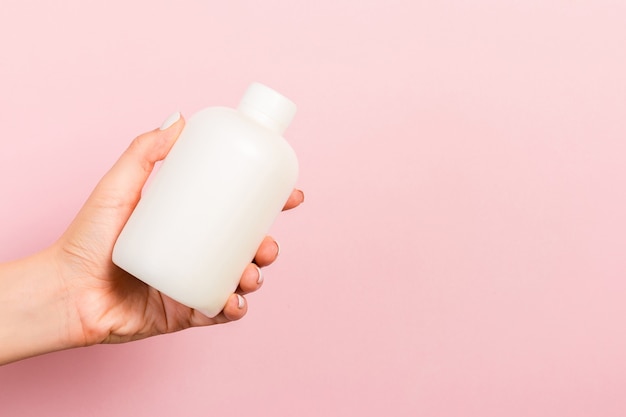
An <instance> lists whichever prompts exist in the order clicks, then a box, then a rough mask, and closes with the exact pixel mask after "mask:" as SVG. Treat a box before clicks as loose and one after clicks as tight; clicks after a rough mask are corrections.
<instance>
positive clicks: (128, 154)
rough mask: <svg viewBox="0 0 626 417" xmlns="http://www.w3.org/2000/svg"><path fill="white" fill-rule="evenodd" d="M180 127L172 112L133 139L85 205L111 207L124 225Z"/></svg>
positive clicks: (180, 129)
mask: <svg viewBox="0 0 626 417" xmlns="http://www.w3.org/2000/svg"><path fill="white" fill-rule="evenodd" d="M184 126H185V121H184V119H183V118H182V117H181V115H180V113H178V112H176V113H174V114H172V115H171V116H170V117H168V118H167V119H166V120H165V122H163V125H162V126H161V127H160V128H159V129H155V130H152V131H150V132H147V133H144V134H143V135H140V136H138V137H136V138H135V139H134V140H133V141H132V143H131V144H130V146H129V147H128V149H126V151H125V152H124V153H123V154H122V156H120V158H119V159H118V160H117V162H116V163H115V165H113V167H112V168H111V169H110V170H109V172H107V173H106V175H105V176H104V177H103V178H102V179H101V180H100V182H99V183H98V185H97V186H96V188H95V189H94V191H93V193H92V195H91V196H90V197H89V199H88V200H87V202H86V205H87V206H89V205H92V204H93V205H95V206H97V207H98V208H103V207H107V208H114V209H116V210H117V211H118V213H117V215H118V216H119V217H121V218H123V219H124V222H125V220H126V218H127V217H128V216H130V213H131V212H132V211H133V209H134V208H135V206H136V205H137V202H138V201H139V198H140V197H141V190H142V189H143V186H144V184H145V183H146V181H147V179H148V177H149V176H150V173H151V172H152V170H153V168H154V164H155V163H156V162H158V161H161V160H162V159H164V158H165V157H166V156H167V154H168V153H169V151H170V149H171V148H172V146H173V145H174V143H175V142H176V140H177V139H178V136H179V135H180V132H181V131H182V130H183V127H184ZM93 208H96V207H93Z"/></svg>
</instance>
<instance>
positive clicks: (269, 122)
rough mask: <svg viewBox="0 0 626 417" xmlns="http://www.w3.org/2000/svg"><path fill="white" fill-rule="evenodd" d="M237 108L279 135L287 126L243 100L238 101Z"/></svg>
mask: <svg viewBox="0 0 626 417" xmlns="http://www.w3.org/2000/svg"><path fill="white" fill-rule="evenodd" d="M237 110H238V111H239V112H240V113H242V114H243V115H245V116H246V117H247V118H249V119H251V120H253V121H254V122H256V123H257V124H259V125H261V126H263V127H265V128H267V129H269V130H271V131H272V132H274V133H277V134H278V135H280V136H282V135H283V133H284V132H285V129H287V126H283V125H281V124H280V123H278V122H277V121H276V120H274V119H272V118H271V117H269V116H268V115H266V114H265V113H263V112H261V111H259V110H257V109H256V108H254V107H252V106H249V105H247V103H245V102H243V103H240V104H239V107H237Z"/></svg>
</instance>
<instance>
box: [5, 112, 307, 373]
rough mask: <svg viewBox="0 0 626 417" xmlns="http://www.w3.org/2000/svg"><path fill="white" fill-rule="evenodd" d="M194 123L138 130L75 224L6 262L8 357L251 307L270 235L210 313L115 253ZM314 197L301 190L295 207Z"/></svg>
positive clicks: (152, 331) (158, 330) (270, 257)
mask: <svg viewBox="0 0 626 417" xmlns="http://www.w3.org/2000/svg"><path fill="white" fill-rule="evenodd" d="M184 124H185V122H184V119H182V118H181V119H180V120H178V121H177V122H176V123H174V124H173V125H172V126H170V127H169V128H167V129H165V130H159V129H156V130H153V131H150V132H148V133H145V134H143V135H141V136H139V137H137V138H136V139H135V140H134V141H133V142H132V143H131V145H130V146H129V148H128V149H127V150H126V151H125V152H124V153H123V154H122V156H121V157H120V158H119V160H118V161H117V162H116V164H115V165H114V166H113V167H112V168H111V170H110V171H109V172H108V173H107V174H106V175H105V176H104V177H103V178H102V180H101V181H100V182H99V183H98V185H97V186H96V188H95V189H94V191H93V192H92V194H91V196H90V197H89V198H88V200H87V201H86V202H85V205H84V206H83V207H82V208H81V210H80V212H79V213H78V215H77V216H76V218H75V219H74V221H73V222H72V223H71V224H70V226H69V227H68V229H67V230H66V232H65V233H64V234H63V235H62V236H61V237H60V238H59V239H58V241H57V242H55V243H54V244H53V245H52V246H50V247H49V248H47V249H45V250H43V251H42V252H39V253H37V254H35V255H32V256H30V257H28V258H25V259H21V260H17V261H13V262H9V263H6V264H0V364H3V363H8V362H12V361H16V360H20V359H24V358H27V357H30V356H35V355H39V354H43V353H46V352H52V351H56V350H61V349H68V348H73V347H79V346H89V345H93V344H97V343H121V342H128V341H131V340H138V339H143V338H145V337H149V336H153V335H158V334H165V333H171V332H175V331H179V330H182V329H186V328H189V327H195V326H208V325H212V324H219V323H226V322H229V321H233V320H238V319H240V318H242V317H243V316H244V315H245V314H246V311H247V302H246V300H245V297H244V296H245V294H248V293H250V292H253V291H256V290H257V289H259V288H260V287H261V285H262V279H260V275H259V274H260V272H261V270H260V267H263V266H267V265H270V264H271V263H272V262H274V260H275V259H276V257H277V255H278V251H279V248H278V244H277V243H276V242H275V241H274V240H273V239H272V238H271V237H269V236H268V237H266V238H265V240H264V241H263V243H262V244H261V246H260V247H259V249H258V251H257V253H256V256H255V259H254V263H251V264H250V265H248V267H247V268H246V270H245V271H244V273H243V274H242V277H241V280H240V283H239V288H238V290H237V291H236V294H233V295H231V297H230V298H229V300H228V302H227V304H226V306H225V307H224V310H223V311H222V313H220V314H219V315H218V316H216V317H214V318H208V317H206V316H204V315H202V314H200V313H198V312H196V311H195V310H193V309H191V308H189V307H186V306H184V305H182V304H180V303H178V302H176V301H174V300H172V299H171V298H169V297H167V296H166V295H164V294H162V293H160V292H159V291H157V290H155V289H154V288H151V287H149V286H148V285H146V284H144V283H143V282H141V281H139V280H137V279H136V278H134V277H133V276H132V275H130V274H128V273H126V272H125V271H123V270H121V269H120V268H118V267H117V266H115V265H114V264H113V263H112V261H111V254H112V250H113V245H114V244H115V240H116V239H117V236H118V235H119V233H120V232H121V230H122V227H123V226H124V224H125V223H126V221H127V219H128V217H129V216H130V214H131V212H132V211H133V209H134V207H135V205H136V204H137V202H138V201H139V198H140V195H141V190H142V188H143V185H144V184H145V182H146V180H147V178H148V176H149V175H150V172H151V171H152V169H153V167H154V164H155V163H156V162H158V161H160V160H162V159H163V158H165V156H166V155H167V153H168V152H169V150H170V148H171V147H172V145H173V144H174V143H175V141H176V139H177V138H178V135H179V134H180V132H181V130H182V128H183V126H184ZM303 200H304V195H303V193H302V192H301V191H299V190H294V191H293V193H292V194H291V196H290V198H289V200H288V201H287V203H286V204H285V208H284V209H285V210H288V209H292V208H295V207H297V206H298V205H299V204H301V203H302V201H303Z"/></svg>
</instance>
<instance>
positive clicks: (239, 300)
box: [237, 294, 246, 309]
mask: <svg viewBox="0 0 626 417" xmlns="http://www.w3.org/2000/svg"><path fill="white" fill-rule="evenodd" d="M245 305H246V300H245V298H243V297H242V296H241V295H239V294H237V307H239V309H242V308H243V306H245Z"/></svg>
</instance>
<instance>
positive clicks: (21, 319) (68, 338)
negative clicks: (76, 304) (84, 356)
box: [0, 251, 79, 365]
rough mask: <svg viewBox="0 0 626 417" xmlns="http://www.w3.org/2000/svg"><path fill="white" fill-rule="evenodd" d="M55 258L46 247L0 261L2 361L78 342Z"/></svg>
mask: <svg viewBox="0 0 626 417" xmlns="http://www.w3.org/2000/svg"><path fill="white" fill-rule="evenodd" d="M54 262H55V260H54V258H53V256H52V255H51V253H50V252H49V251H43V252H40V253H38V254H35V255H33V256H30V257H28V258H25V259H20V260H17V261H13V262H9V263H4V264H0V365H2V364H6V363H9V362H13V361H17V360H20V359H24V358H27V357H31V356H36V355H40V354H42V353H47V352H53V351H57V350H62V349H67V348H70V347H74V346H77V345H78V344H79V343H77V341H76V340H74V339H75V338H74V337H73V328H74V327H75V326H73V325H72V324H73V323H75V318H74V317H73V314H72V311H71V310H70V309H69V308H68V306H69V305H70V303H68V300H67V298H68V294H67V292H66V291H65V289H64V286H63V285H62V281H61V279H60V277H59V276H58V274H56V270H57V269H56V268H55V263H54ZM74 333H75V332H74Z"/></svg>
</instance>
